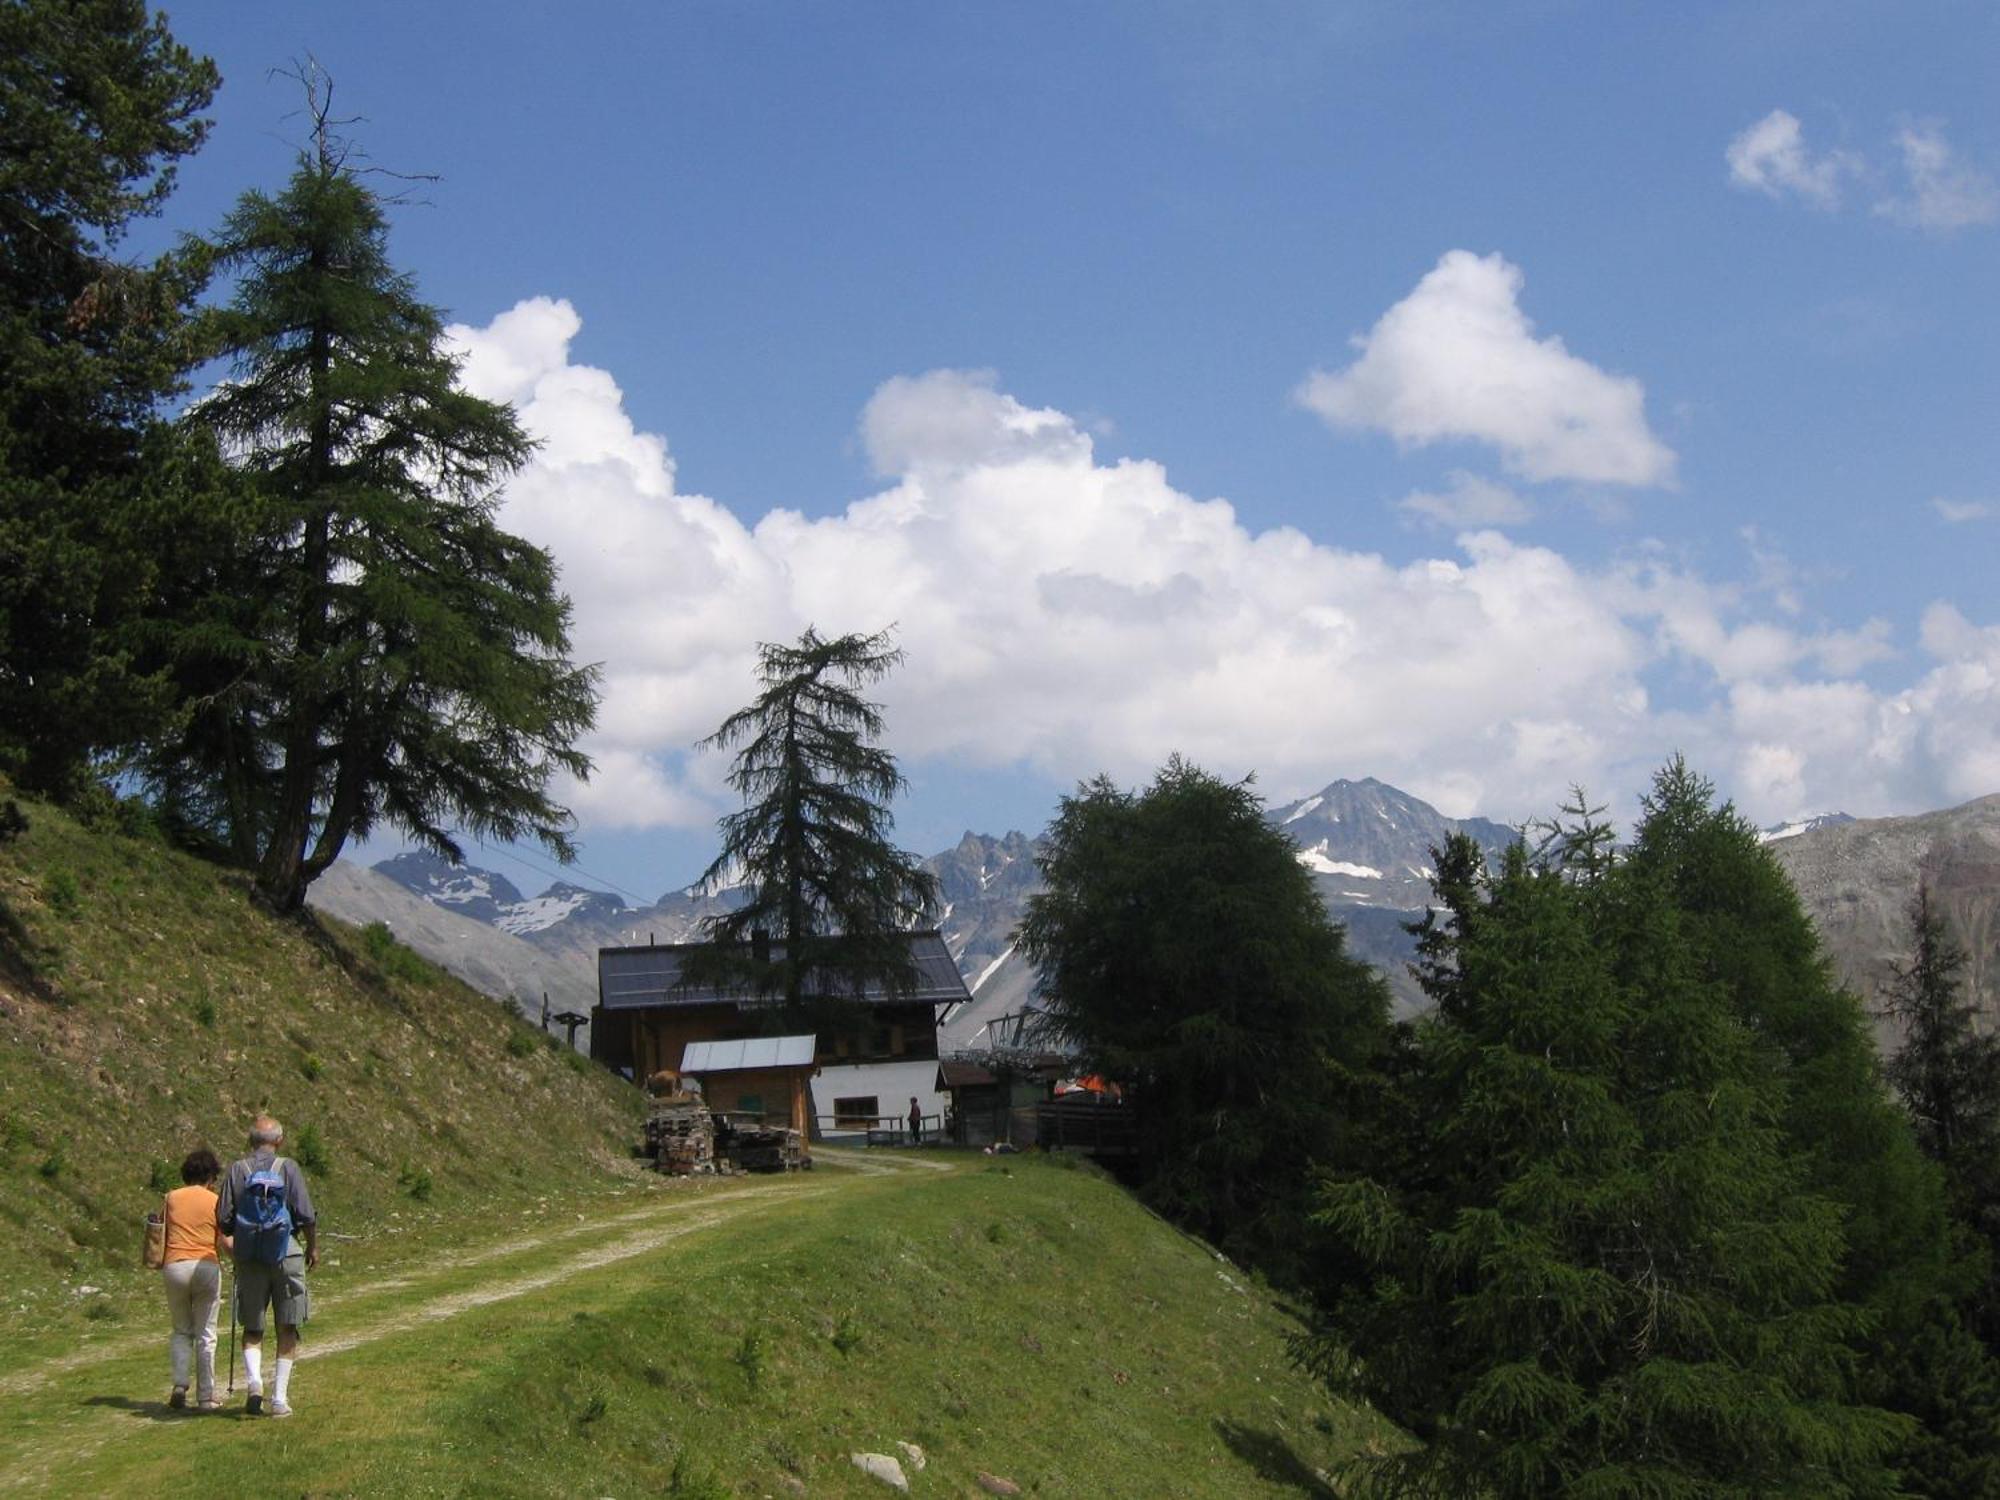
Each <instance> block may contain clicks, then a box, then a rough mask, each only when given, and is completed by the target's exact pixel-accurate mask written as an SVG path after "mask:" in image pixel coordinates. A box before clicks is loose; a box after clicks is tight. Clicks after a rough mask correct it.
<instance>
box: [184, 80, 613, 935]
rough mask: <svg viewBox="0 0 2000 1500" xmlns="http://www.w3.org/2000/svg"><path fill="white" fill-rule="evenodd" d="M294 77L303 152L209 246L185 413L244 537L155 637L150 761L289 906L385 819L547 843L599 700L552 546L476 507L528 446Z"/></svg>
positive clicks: (563, 837) (321, 92)
mask: <svg viewBox="0 0 2000 1500" xmlns="http://www.w3.org/2000/svg"><path fill="white" fill-rule="evenodd" d="M309 83H310V84H311V85H312V88H311V93H310V98H311V102H312V104H313V107H314V119H315V122H316V126H317V128H316V131H315V136H314V142H313V147H312V149H311V150H310V151H308V152H307V153H306V154H304V155H303V156H302V158H301V160H300V162H299V165H298V168H297V170H296V171H295V172H294V173H293V175H292V179H291V181H290V183H289V184H288V185H287V186H286V188H285V190H284V191H283V192H282V193H280V194H278V195H277V196H275V197H270V196H266V195H265V194H263V193H257V192H252V193H248V194H246V195H245V196H244V198H243V199H242V201H241V202H240V204H239V205H238V207H237V209H236V210H235V212H234V213H233V214H231V215H230V217H229V219H228V222H227V223H226V224H225V225H224V226H223V230H222V233H221V235H220V236H219V237H218V239H217V241H216V242H215V244H214V246H213V254H214V256H215V258H216V260H217V262H218V264H219V265H220V266H221V267H222V268H224V269H225V270H227V271H229V272H232V273H233V274H234V275H235V277H236V291H235V296H234V299H233V301H232V303H231V304H230V306H229V307H228V308H226V309H223V310H221V311H219V312H217V313H216V314H215V315H214V320H213V326H214V329H215V332H216V335H217V338H218V343H219V345H220V347H221V349H222V350H223V351H224V352H225V353H226V354H227V355H228V357H229V358H230V359H231V361H232V364H233V370H232V378H231V379H230V380H228V381H226V382H224V383H223V384H221V385H219V386H218V387H217V388H216V389H215V390H214V391H213V392H212V393H211V394H210V395H209V396H208V397H207V398H206V399H205V400H203V401H201V402H200V403H199V404H198V405H197V406H196V407H195V408H194V409H193V410H192V411H191V412H190V414H189V416H188V419H187V420H188V422H189V423H190V424H191V425H192V426H193V427H195V428H197V429H198V430H202V431H206V432H209V433H212V434H214V435H215V437H216V439H217V440H218V442H219V443H220V445H221V447H222V449H223V451H224V452H225V453H226V454H227V455H228V456H229V458H230V460H231V462H232V464H233V465H234V467H235V470H236V475H237V479H238V482H239V484H240V485H241V487H242V490H243V491H244V493H245V495H246V496H247V504H248V507H249V511H250V518H251V519H250V533H251V534H250V536H249V537H248V538H247V539H246V542H245V544H244V545H242V546H241V547H239V548H238V549H237V550H236V552H235V553H234V555H233V556H232V557H230V558H229V559H228V561H227V563H226V565H221V566H218V567H217V568H216V569H215V570H214V571H213V573H212V576H209V577H207V578H205V579H202V580H200V581H198V582H197V583H196V584H195V585H193V587H194V588H195V589H196V590H197V591H198V592H200V593H201V594H202V595H203V597H204V598H205V600H206V602H207V605H208V609H209V613H208V615H207V617H206V619H205V620H204V622H203V623H204V626H205V628H204V629H202V630H201V631H199V632H194V633H192V634H191V635H190V636H189V637H188V638H186V639H184V640H182V641H181V642H179V643H178V645H179V649H178V651H177V654H176V658H175V659H176V665H177V668H178V671H179V672H180V674H181V687H182V691H183V692H184V693H185V694H186V695H187V696H188V697H189V698H190V699H191V700H192V702H193V704H194V709H193V711H192V712H191V713H190V715H189V716H188V718H187V722H186V723H185V726H184V729H183V732H182V733H180V734H178V735H177V736H175V737H174V738H173V739H171V740H169V741H167V742H165V743H163V744H161V745H159V746H158V747H157V748H156V750H155V753H154V754H153V755H152V756H151V758H150V761H149V766H148V769H149V772H150V774H151V776H152V778H153V781H154V784H155V786H156V787H157V788H159V789H160V791H161V792H162V794H163V796H164V797H165V798H166V800H168V801H169V802H171V803H173V804H174V805H176V806H178V807H179V808H180V810H182V811H183V812H184V813H186V814H187V815H188V816H190V817H191V818H192V819H194V820H195V821H198V822H203V823H205V824H207V825H208V826H210V827H212V828H213V829H214V831H215V832H216V833H217V835H218V837H220V838H221V839H222V840H224V841H225V842H226V843H227V844H229V845H230V846H231V847H233V848H234V849H236V850H237V851H238V853H239V854H240V855H242V856H243V857H244V858H246V859H247V860H249V861H251V862H253V863H254V865H255V868H256V872H257V873H256V879H257V886H258V889H259V891H260V893H261V894H262V895H263V897H264V898H265V899H266V900H267V901H268V902H270V903H271V904H272V905H273V906H274V907H276V908H277V909H279V910H281V911H290V910H294V909H296V908H297V907H298V906H299V905H300V904H301V903H302V902H303V900H304V898H305V892H306V888H307V886H308V885H309V884H310V883H311V882H312V881H313V880H314V879H315V878H316V877H317V876H318V875H319V874H320V873H321V872H322V871H323V870H325V869H326V867H327V866H328V865H329V864H331V863H332V862H333V860H334V859H335V858H336V857H337V856H338V855H339V853H340V851H341V848H342V847H343V845H344V844H345V843H346V841H347V840H348V839H349V838H352V837H357V836H360V835H364V834H366V833H368V832H369V831H370V830H371V829H372V828H373V827H374V826H375V825H376V824H377V823H382V822H386V823H388V824H391V825H393V826H394V827H396V828H398V829H400V830H401V831H402V832H403V833H405V834H407V835H408V836H410V837H412V838H414V839H416V840H417V841H419V842H421V843H423V844H425V845H427V846H428V847H430V848H432V849H435V850H437V851H438V852H439V853H441V854H443V855H445V856H446V857H448V858H452V859H457V858H459V857H460V855H461V850H460V848H459V845H458V842H457V831H458V830H469V831H471V832H472V833H474V834H476V835H480V836H483V837H491V838H497V839H509V840H511V839H520V838H535V839H538V840H540V841H541V842H542V843H544V844H545V845H547V846H548V847H549V848H550V849H551V850H553V851H554V852H555V853H557V854H558V855H559V856H562V857H567V856H568V855H569V854H570V852H571V846H570V842H569V838H568V827H569V817H568V814H567V813H566V812H565V811H564V809H563V808H562V807H560V806H559V805H558V804H557V803H556V802H555V801H554V799H553V797H552V796H551V780H552V778H553V776H554V775H555V774H556V773H557V772H559V771H560V772H567V773H569V774H572V775H577V776H581V775H584V774H586V773H587V772H588V769H589V762H588V760H587V759H586V758H585V756H584V755H583V754H582V752H581V751H579V750H578V749H577V748H576V741H577V739H578V737H579V736H580V735H581V734H582V733H583V732H584V731H585V730H587V729H588V728H589V726H590V724H591V722H592V718H593V715H594V712H595V705H596V690H595V679H596V673H595V670H594V669H592V668H585V667H578V666H576V665H574V664H573V663H572V662H571V661H570V660H569V655H568V652H569V642H568V623H569V601H568V600H567V599H566V598H564V597H563V595H562V594H561V593H560V592H559V591H558V589H557V586H556V569H555V564H554V562H553V560H552V559H551V558H550V557H549V555H548V554H547V553H546V552H544V551H542V550H541V549H540V548H538V547H534V546H531V545H530V544H528V543H527V542H524V541H522V540H521V539H520V538H518V537H515V536H511V535H509V534H508V533H507V532H505V531H503V530H502V529H501V528H500V527H499V526H498V525H497V524H496V523H495V520H494V509H495V499H494V491H495V489H496V487H497V486H498V485H499V484H500V483H501V482H502V481H503V480H504V479H505V478H506V477H507V475H509V474H510V473H512V472H513V470H514V469H515V468H517V467H518V466H519V465H520V464H521V463H522V462H523V460H524V459H525V458H526V457H527V455H528V454H529V452H530V450H531V447H532V445H531V444H530V442H529V440H528V438H527V437H526V436H525V435H524V434H523V433H522V431H521V429H520V427H519V425H518V424H517V423H516V421H515V419H514V414H513V412H512V411H511V410H510V409H508V408H507V407H505V406H500V405H496V404H495V403H493V402H490V401H484V400H481V399H480V398H478V397H476V396H473V395H471V394H469V393H467V392H466V391H464V390H462V389H461V388H460V387H459V385H458V383H457V366H456V363H455V361H454V359H453V356H452V354H451V353H450V352H449V350H448V349H447V348H446V346H445V343H444V328H443V322H442V319H441V318H440V316H439V314H438V313H437V311H436V310H435V309H433V308H431V307H430V306H428V305H426V304H425V303H423V302H422V301H420V300H419V299H418V298H417V296H416V293H415V289H414V287H413V286H412V284H411V281H410V279H409V278H408V277H407V276H405V275H403V274H401V273H399V272H398V271H396V270H395V269H394V267H393V266H392V265H391V263H390V261H389V258H388V251H387V225H386V222H385V219H384V214H383V207H382V203H381V201H380V200H379V199H378V197H377V196H376V195H375V193H374V192H372V191H371V190H370V189H369V187H368V186H367V185H366V184H365V183H364V182H363V181H362V180H361V179H360V178H359V177H358V176H357V175H356V174H355V173H354V172H353V171H351V170H349V169H348V167H347V165H346V163H345V160H344V155H343V151H342V149H341V146H340V144H339V143H338V142H337V141H336V140H335V139H334V138H333V137H332V136H331V135H330V134H329V132H328V128H327V115H326V105H327V95H326V92H325V87H324V79H323V77H322V76H320V75H317V74H315V75H314V76H313V77H312V78H311V79H310V80H309Z"/></svg>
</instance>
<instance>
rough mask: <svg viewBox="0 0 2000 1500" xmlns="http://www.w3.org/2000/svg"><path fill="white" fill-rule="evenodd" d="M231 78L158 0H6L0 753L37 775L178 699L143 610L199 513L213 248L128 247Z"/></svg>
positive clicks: (1, 109)
mask: <svg viewBox="0 0 2000 1500" xmlns="http://www.w3.org/2000/svg"><path fill="white" fill-rule="evenodd" d="M215 86H216V73H215V68H214V66H213V64H211V63H210V62H209V61H208V60H207V59H205V58H199V57H196V56H194V55H193V54H191V53H189V52H188V51H187V50H186V49H185V48H184V47H182V46H180V45H179V44H178V43H176V42H175V41H174V39H173V36H172V35H171V34H170V33H169V31H168V30H167V24H166V21H165V19H164V18H163V17H149V16H148V14H147V11H146V7H145V5H144V4H143V3H142V0H0V766H4V767H5V768H6V769H8V770H9V771H10V772H11V773H12V774H13V775H15V776H17V777H18V778H19V779H21V780H22V781H24V782H26V783H28V784H31V785H34V786H36V787H38V788H40V789H43V790H48V791H55V792H63V791H69V790H73V789H75V788H76V787H77V786H78V785H79V784H80V777H81V774H82V773H83V772H84V771H85V770H86V768H87V766H88V763H89V760H90V758H91V756H92V755H93V754H95V753H97V752H101V751H103V750H106V749H110V748H115V747H120V746H124V745H128V744H130V743H131V742H133V741H134V740H136V739H138V738H139V737H140V736H142V735H143V734H145V733H146V732H148V731H149V730H151V729H153V728H154V727H156V726H157V724H158V723H159V722H160V719H161V717H162V715H163V714H164V713H165V711H166V710H167V708H168V707H169V705H170V703H171V694H170V693H169V692H168V690H167V688H166V685H165V684H164V682H163V681H162V680H160V679H159V678H158V677H156V676H154V675H151V674H149V673H148V672H147V671H145V670H144V669H143V668H142V667H140V666H139V665H137V663H136V662H135V653H136V652H137V651H138V649H139V645H138V643H137V642H136V641H135V639H134V638H133V634H132V632H133V629H134V627H135V626H136V625H138V624H140V623H142V622H147V621H151V620H156V619H157V618H158V617H159V616H160V613H161V611H160V609H159V607H158V601H157V597H156V596H157V592H158V590H159V587H160V584H161V580H162V579H163V578H168V577H171V576H172V573H173V571H174V565H175V559H174V553H175V552H176V550H177V548H179V547H180V546H181V544H183V543H184V542H185V541H186V540H187V539H188V537H189V533H190V529H191V528H190V523H191V522H193V523H196V524H197V525H199V524H201V518H200V512H199V510H198V509H197V508H196V507H195V506H194V505H193V504H192V502H191V495H192V494H193V493H194V491H192V490H190V489H189V488H188V487H186V486H185V485H184V484H182V483H181V481H182V480H183V479H184V478H185V470H184V467H183V464H182V461H181V458H180V456H179V455H178V454H177V453H176V451H175V449H176V444H175V442H174V440H173V434H172V432H171V430H170V429H167V428H165V427H164V426H163V425H162V424H161V423H160V421H159V420H158V418H157V416H156V410H157V408H158V406H159V403H160V402H161V401H162V400H163V399H165V398H166V397H168V396H171V395H172V394H174V393H175V392H177V391H178V390H179V389H180V382H181V376H182V373H183V371H184V370H185V369H186V368H187V367H188V366H189V365H190V364H191V363H192V362H193V360H194V359H195V357H196V348H195V346H194V344H193V343H192V341H191V338H190V336H189V329H188V321H187V318H186V316H185V315H186V312H187V309H188V307H189V306H190V304H191V302H192V299H193V298H194V296H195V295H196V293H197V292H198V290H199V288H200V285H201V280H202V270H201V265H200V257H199V256H193V257H188V256H182V255H178V254H176V255H168V256H165V257H162V258H160V259H158V260H156V261H154V262H153V263H152V264H150V265H136V264H130V263H127V262H125V261H123V260H121V259H119V249H120V245H121V242H122V240H123V239H124V237H125V235H126V232H127V231H128V230H129V229H130V228H131V227H132V225H133V224H134V223H135V222H136V221H138V220H140V219H142V218H144V217H146V216H149V215H151V214H153V213H155V212H157V211H158V209H159V207H160V205H161V204H162V203H163V202H164V200H165V199H166V197H167V195H168V193H169V192H170V191H171V190H172V187H173V181H174V163H175V162H176V161H177V160H178V159H179V158H181V157H183V156H186V155H188V154H189V153H190V152H192V151H194V150H195V149H197V148H198V147H199V146H200V145H201V143H202V139H203V137H204V136H205V135H206V133H207V128H208V124H207V121H206V120H204V119H202V118H201V112H202V111H203V110H204V109H205V108H207V106H208V102H209V100H210V98H211V96H212V95H213V93H214V90H215Z"/></svg>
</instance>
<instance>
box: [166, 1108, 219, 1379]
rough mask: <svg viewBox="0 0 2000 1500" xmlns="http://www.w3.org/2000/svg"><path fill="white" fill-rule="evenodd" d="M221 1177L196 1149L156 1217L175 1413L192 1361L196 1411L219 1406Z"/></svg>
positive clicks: (209, 1154)
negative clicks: (161, 1228) (161, 1227)
mask: <svg viewBox="0 0 2000 1500" xmlns="http://www.w3.org/2000/svg"><path fill="white" fill-rule="evenodd" d="M221 1175H222V1163H221V1162H220V1161H218V1160H216V1156H215V1153H214V1152H213V1151H211V1150H209V1149H208V1147H206V1146H198V1147H196V1148H195V1149H194V1150H192V1151H190V1152H189V1153H188V1155H187V1160H186V1161H184V1162H182V1163H181V1182H182V1183H183V1184H184V1185H183V1186H181V1187H177V1188H175V1189H174V1190H173V1191H172V1192H171V1193H168V1194H167V1195H166V1197H165V1198H163V1199H162V1200H161V1203H160V1217H161V1218H162V1219H163V1220H164V1221H165V1222H166V1251H165V1256H164V1260H163V1263H162V1265H161V1266H160V1279H161V1280H162V1281H164V1282H165V1283H166V1288H167V1312H168V1314H169V1316H171V1317H172V1319H173V1326H174V1332H173V1337H172V1339H171V1341H170V1342H169V1344H168V1353H169V1356H170V1358H171V1361H172V1365H173V1380H174V1388H173V1392H172V1394H171V1395H169V1396H168V1397H167V1405H168V1406H170V1407H172V1408H173V1409H174V1410H175V1411H181V1410H183V1409H185V1408H186V1406H187V1400H188V1365H189V1364H190V1362H192V1364H193V1365H194V1389H195V1406H196V1408H197V1409H198V1410H201V1411H214V1410H216V1409H217V1408H218V1407H220V1406H221V1405H222V1403H221V1402H220V1401H218V1400H217V1399H216V1396H215V1309H216V1308H217V1307H218V1306H219V1305H220V1304H221V1300H222V1263H221V1261H220V1259H219V1257H218V1255H217V1252H218V1251H220V1250H227V1249H228V1248H229V1240H228V1239H227V1238H226V1237H225V1236H223V1235H222V1234H221V1233H220V1232H218V1230H217V1229H216V1224H215V1180H216V1178H218V1177H220V1176H221Z"/></svg>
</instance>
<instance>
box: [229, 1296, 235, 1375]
mask: <svg viewBox="0 0 2000 1500" xmlns="http://www.w3.org/2000/svg"><path fill="white" fill-rule="evenodd" d="M229 1394H230V1395H232V1396H233V1395H235V1394H236V1288H235V1287H234V1286H233V1285H232V1286H231V1287H230V1289H229Z"/></svg>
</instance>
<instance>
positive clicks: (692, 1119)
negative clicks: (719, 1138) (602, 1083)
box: [646, 1094, 715, 1177]
mask: <svg viewBox="0 0 2000 1500" xmlns="http://www.w3.org/2000/svg"><path fill="white" fill-rule="evenodd" d="M646 1149H647V1151H648V1152H650V1153H651V1154H652V1156H653V1158H654V1161H655V1163H656V1165H658V1167H659V1169H660V1170H661V1171H662V1172H672V1173H673V1174H674V1175H676V1176H679V1177H685V1176H687V1175H688V1174H689V1173H691V1172H713V1171H714V1170H715V1122H714V1121H713V1120H712V1119H711V1118H710V1117H709V1113H708V1106H707V1105H706V1104H705V1103H703V1102H702V1100H701V1098H700V1097H699V1096H698V1095H694V1094H670V1095H667V1096H665V1097H655V1098H654V1099H652V1100H651V1101H650V1102H649V1104H648V1106H647V1109H646Z"/></svg>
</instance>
